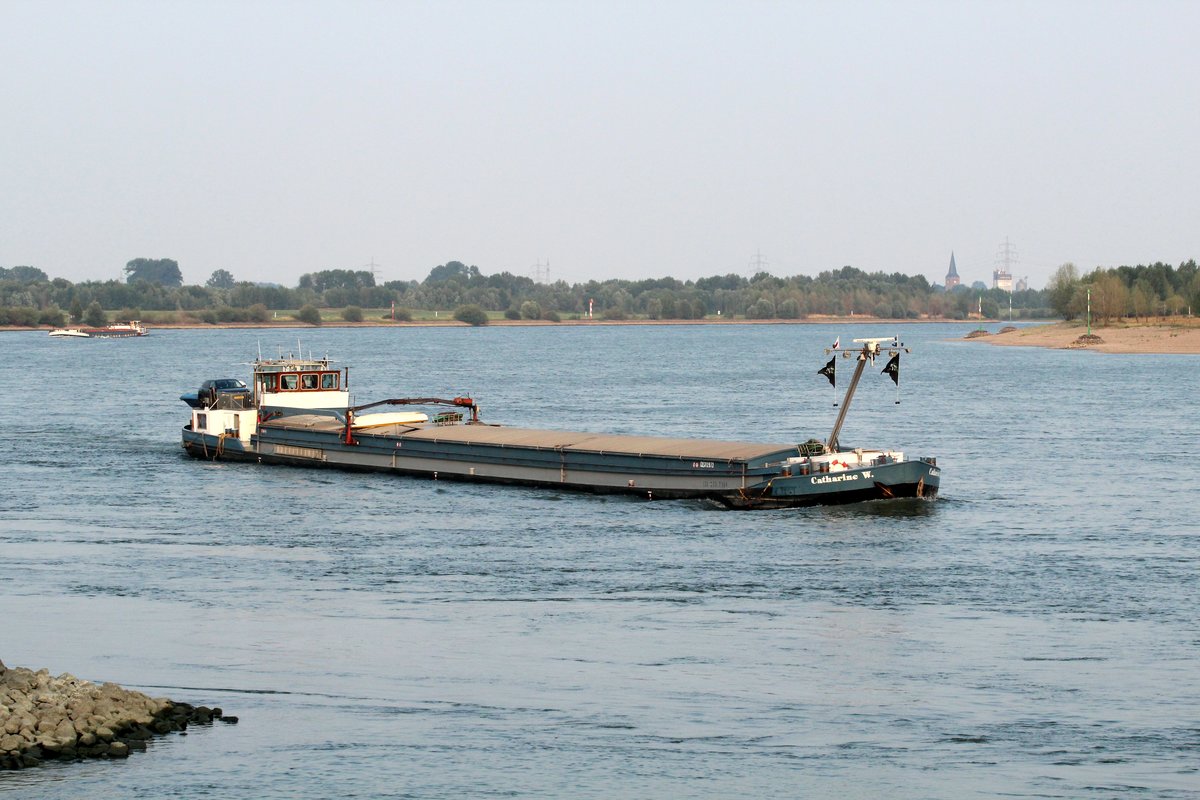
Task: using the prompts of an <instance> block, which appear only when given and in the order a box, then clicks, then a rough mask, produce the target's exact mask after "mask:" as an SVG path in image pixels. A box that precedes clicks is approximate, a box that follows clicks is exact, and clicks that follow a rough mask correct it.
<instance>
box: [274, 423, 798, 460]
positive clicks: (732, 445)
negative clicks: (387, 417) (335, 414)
mask: <svg viewBox="0 0 1200 800" xmlns="http://www.w3.org/2000/svg"><path fill="white" fill-rule="evenodd" d="M263 428H264V429H271V428H284V429H286V428H299V429H304V430H309V431H314V432H321V433H335V434H338V433H341V432H342V431H344V430H345V426H344V424H343V423H341V422H339V421H338V420H335V419H332V418H330V417H323V416H317V415H313V414H301V415H294V416H290V417H284V418H282V419H276V420H272V421H271V422H269V423H267V424H265V425H264V426H263ZM354 435H355V438H365V437H382V438H393V439H400V440H404V441H421V442H427V443H430V444H455V445H468V446H482V447H488V448H494V447H501V448H503V447H519V448H530V449H535V450H555V451H560V452H576V453H601V454H605V455H629V456H656V457H659V458H678V459H683V460H694V461H722V462H726V463H729V462H746V463H755V462H758V463H761V462H763V461H765V460H782V459H784V458H787V457H789V456H795V455H798V454H799V451H798V448H797V446H796V445H794V444H778V443H777V444H769V443H760V442H737V441H721V440H714V439H683V438H674V437H666V436H629V435H617V434H601V433H585V432H580V431H556V430H545V429H540V428H538V429H535V428H518V427H508V426H502V425H482V424H480V425H434V424H419V425H403V424H394V425H382V426H378V427H372V428H370V429H369V430H356V431H355V434H354Z"/></svg>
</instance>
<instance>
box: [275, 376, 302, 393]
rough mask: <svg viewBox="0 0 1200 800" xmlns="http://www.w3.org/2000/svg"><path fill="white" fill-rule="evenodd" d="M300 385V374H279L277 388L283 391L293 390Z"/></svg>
mask: <svg viewBox="0 0 1200 800" xmlns="http://www.w3.org/2000/svg"><path fill="white" fill-rule="evenodd" d="M299 385H300V376H299V375H297V374H295V373H294V372H288V373H284V374H283V375H280V376H279V390H280V391H283V392H294V391H296V388H297V387H298V386H299Z"/></svg>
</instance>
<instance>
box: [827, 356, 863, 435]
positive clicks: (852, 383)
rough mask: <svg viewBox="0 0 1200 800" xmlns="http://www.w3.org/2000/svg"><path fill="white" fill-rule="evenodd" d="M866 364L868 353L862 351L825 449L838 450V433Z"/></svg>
mask: <svg viewBox="0 0 1200 800" xmlns="http://www.w3.org/2000/svg"><path fill="white" fill-rule="evenodd" d="M864 350H865V348H864ZM866 366H867V356H866V353H865V352H864V353H860V354H859V356H858V366H857V367H855V368H854V377H853V378H851V379H850V387H849V388H848V389H846V397H845V399H844V400H842V410H841V411H839V412H838V418H837V422H835V423H833V433H831V434H829V443H828V444H826V445H825V449H827V450H828V451H829V452H831V453H836V452H837V445H838V434H839V433H840V432H841V430H842V423H843V422H845V421H846V412H847V411H849V410H850V401H851V400H853V399H854V390H855V389H857V388H858V379H859V378H861V377H862V374H863V370H864V369H865V368H866Z"/></svg>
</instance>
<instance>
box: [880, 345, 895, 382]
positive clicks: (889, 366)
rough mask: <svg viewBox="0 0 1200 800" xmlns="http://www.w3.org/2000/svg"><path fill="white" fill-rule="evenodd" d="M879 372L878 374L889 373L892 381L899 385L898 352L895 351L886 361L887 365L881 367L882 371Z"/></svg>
mask: <svg viewBox="0 0 1200 800" xmlns="http://www.w3.org/2000/svg"><path fill="white" fill-rule="evenodd" d="M879 374H880V375H891V376H892V383H894V384H896V385H897V386H899V385H900V354H899V353H896V355H894V356H892V360H891V361H889V362H888V363H887V366H886V367H884V368H883V372H881V373H879Z"/></svg>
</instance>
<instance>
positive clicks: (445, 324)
mask: <svg viewBox="0 0 1200 800" xmlns="http://www.w3.org/2000/svg"><path fill="white" fill-rule="evenodd" d="M117 321H118V322H119V321H120V320H117ZM972 321H973V320H955V319H882V318H878V317H824V316H809V317H805V318H804V319H744V318H743V319H722V318H719V317H713V318H705V319H619V320H618V319H564V320H561V321H559V322H553V321H551V320H544V319H496V320H489V321H488V324H487V325H479V326H472V325H468V324H467V323H465V322H459V321H458V320H456V319H453V318H451V317H448V318H446V319H428V320H425V319H423V320H411V321H407V322H402V321H399V320H397V321H395V322H393V321H391V320H386V319H383V320H364V321H362V322H346V321H345V320H323V321H322V322H321V324H320V325H310V324H308V323H306V322H300V321H299V320H295V319H289V320H282V319H281V320H271V321H269V322H215V323H208V322H172V323H162V324H159V323H154V322H143V324H144V325H145V326H146V328H147V329H148V330H149V331H150V332H151V334H153V332H154V331H158V330H162V331H171V330H240V329H245V330H275V329H278V330H318V329H321V328H470V327H480V328H508V327H512V328H562V327H610V326H617V325H951V324H959V325H967V324H970V323H971V322H972ZM974 321H975V322H979V321H978V320H974ZM997 322H999V321H998V320H987V321H984V323H985V324H995V323H997ZM1023 322H1042V320H1023ZM60 327H67V328H70V327H76V326H74V325H64V326H60ZM56 329H57V328H56V327H55V326H50V325H37V326H32V327H29V326H17V325H5V326H0V333H4V332H12V331H51V330H56Z"/></svg>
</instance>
